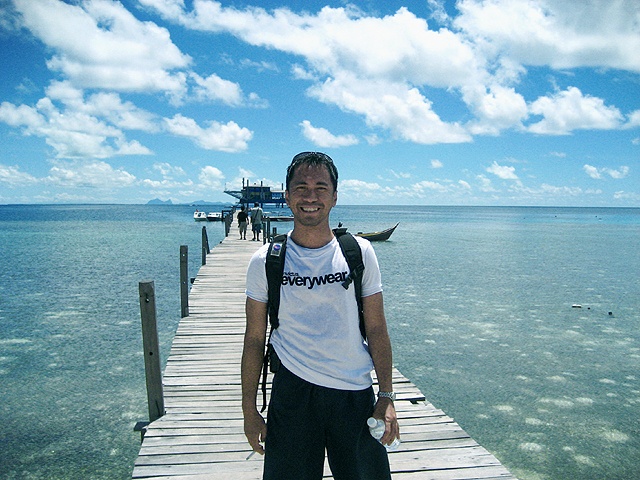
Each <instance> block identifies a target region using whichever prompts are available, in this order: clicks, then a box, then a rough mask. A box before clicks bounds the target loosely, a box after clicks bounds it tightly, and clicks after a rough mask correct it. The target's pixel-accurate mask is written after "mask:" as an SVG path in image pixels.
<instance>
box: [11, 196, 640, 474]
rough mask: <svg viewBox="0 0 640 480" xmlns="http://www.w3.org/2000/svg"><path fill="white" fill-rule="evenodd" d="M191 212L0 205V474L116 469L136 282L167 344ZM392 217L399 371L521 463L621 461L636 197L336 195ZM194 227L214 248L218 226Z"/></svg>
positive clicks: (134, 339) (196, 257)
mask: <svg viewBox="0 0 640 480" xmlns="http://www.w3.org/2000/svg"><path fill="white" fill-rule="evenodd" d="M192 214H193V208H192V207H189V206H152V205H139V206H137V205H59V206H41V205H16V206H14V205H11V206H0V385H1V388H0V444H1V445H2V461H0V478H2V479H79V480H80V479H82V480H86V479H126V478H130V473H131V470H132V468H133V463H134V461H135V458H136V456H137V452H138V449H139V445H140V437H139V434H138V433H135V432H133V426H134V424H135V423H136V422H137V421H139V420H145V419H146V417H147V407H146V393H145V386H144V364H143V357H142V340H141V334H140V312H139V303H138V282H140V281H143V280H147V279H151V280H154V282H155V286H156V299H157V300H156V302H157V308H158V323H159V330H160V331H159V335H160V342H161V351H162V354H163V358H166V355H167V354H168V352H169V348H170V345H171V340H172V336H173V333H174V331H175V328H176V326H177V323H178V321H179V312H180V301H179V247H180V245H188V246H189V249H190V266H189V270H190V275H191V276H195V274H196V273H197V269H198V266H199V264H200V235H201V229H202V225H203V224H202V223H195V222H194V221H193V218H192ZM398 221H399V222H400V226H399V227H398V229H397V230H396V232H395V233H394V234H393V236H392V237H391V240H390V241H388V242H385V243H377V244H375V248H376V252H377V253H378V257H379V261H380V264H381V269H382V273H383V282H384V289H385V293H384V295H385V305H386V312H387V319H388V323H389V328H390V332H391V336H392V341H393V345H394V356H395V364H396V366H397V367H398V368H399V369H400V370H401V371H402V372H403V373H404V374H405V376H407V377H409V378H410V379H411V380H412V381H413V382H414V383H416V385H418V387H419V388H420V389H421V390H422V391H423V392H424V393H425V395H426V396H427V398H428V400H429V401H430V402H431V403H433V404H434V405H435V406H437V407H439V408H441V409H443V410H444V411H445V412H446V413H447V414H449V415H450V416H452V417H454V418H455V419H456V421H457V422H458V423H459V424H460V425H461V426H462V427H463V428H464V429H466V430H467V431H468V432H469V433H470V434H471V436H473V437H474V438H475V439H476V440H477V441H478V442H479V443H481V444H482V445H484V446H485V447H486V448H488V449H489V450H490V451H491V452H492V453H494V454H495V455H496V456H497V457H498V458H499V459H500V460H501V461H502V462H503V463H504V464H505V465H506V466H507V467H508V468H509V469H510V470H511V471H512V472H513V473H514V474H516V475H517V476H518V477H519V478H520V479H522V480H543V479H544V480H570V479H580V480H601V479H607V480H630V479H634V478H637V475H638V471H639V469H640V423H639V419H640V369H639V367H640V282H638V281H637V278H636V277H637V274H638V272H639V271H640V255H639V254H638V238H640V209H616V208H611V209H607V208H535V207H391V206H369V207H363V206H358V207H350V206H340V205H339V206H338V207H336V208H335V209H334V211H333V213H332V223H333V224H337V223H338V222H343V223H344V224H345V225H346V226H348V227H350V230H351V231H354V232H358V231H372V230H380V229H382V228H386V227H388V226H391V225H393V224H395V223H396V222H398ZM280 225H283V224H280ZM206 227H207V231H208V234H209V239H210V243H211V246H212V247H213V246H214V245H215V244H216V243H217V242H219V241H220V240H221V239H222V238H223V235H224V232H223V227H222V225H221V224H216V223H207V224H206ZM281 228H282V227H281ZM234 233H235V232H234ZM578 305H580V306H581V308H577V306H578Z"/></svg>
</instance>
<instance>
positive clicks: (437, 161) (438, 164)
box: [431, 160, 444, 168]
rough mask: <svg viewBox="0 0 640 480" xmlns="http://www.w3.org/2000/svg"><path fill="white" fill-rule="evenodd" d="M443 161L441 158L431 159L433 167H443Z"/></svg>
mask: <svg viewBox="0 0 640 480" xmlns="http://www.w3.org/2000/svg"><path fill="white" fill-rule="evenodd" d="M442 167H444V165H443V163H442V162H441V161H440V160H431V168H442Z"/></svg>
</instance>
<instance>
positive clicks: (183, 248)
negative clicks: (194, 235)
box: [180, 245, 206, 317]
mask: <svg viewBox="0 0 640 480" xmlns="http://www.w3.org/2000/svg"><path fill="white" fill-rule="evenodd" d="M205 263H206V262H205ZM188 316H189V247H188V246H187V245H180V317H188Z"/></svg>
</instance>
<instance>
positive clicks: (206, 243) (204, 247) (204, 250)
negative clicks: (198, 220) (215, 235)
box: [202, 227, 211, 265]
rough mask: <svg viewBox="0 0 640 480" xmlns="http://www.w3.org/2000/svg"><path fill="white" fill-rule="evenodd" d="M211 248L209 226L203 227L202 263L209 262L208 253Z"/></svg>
mask: <svg viewBox="0 0 640 480" xmlns="http://www.w3.org/2000/svg"><path fill="white" fill-rule="evenodd" d="M208 253H211V251H210V250H209V237H208V235H207V227H202V265H206V264H207V254H208Z"/></svg>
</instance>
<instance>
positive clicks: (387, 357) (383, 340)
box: [362, 292, 400, 445]
mask: <svg viewBox="0 0 640 480" xmlns="http://www.w3.org/2000/svg"><path fill="white" fill-rule="evenodd" d="M362 308H363V311H364V325H365V328H366V332H367V341H368V343H369V352H370V353H371V358H372V360H373V366H374V368H375V370H376V376H377V377H378V386H379V390H380V391H381V392H392V391H393V380H392V371H393V355H392V351H391V340H390V338H389V332H388V331H387V320H386V318H385V316H384V301H383V299H382V292H379V293H376V294H374V295H370V296H368V297H363V298H362ZM373 416H374V417H375V418H378V419H381V420H384V422H385V425H386V429H385V433H384V436H383V437H382V438H381V439H380V440H381V441H382V443H383V444H385V445H389V444H390V443H391V442H393V440H394V439H396V438H400V428H399V427H398V419H397V416H396V410H395V407H394V405H393V401H391V399H389V398H378V401H377V402H376V405H375V409H374V412H373Z"/></svg>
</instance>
